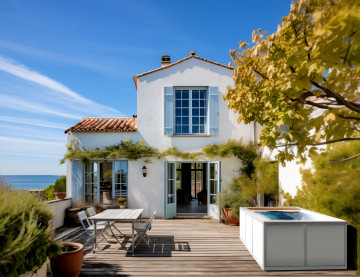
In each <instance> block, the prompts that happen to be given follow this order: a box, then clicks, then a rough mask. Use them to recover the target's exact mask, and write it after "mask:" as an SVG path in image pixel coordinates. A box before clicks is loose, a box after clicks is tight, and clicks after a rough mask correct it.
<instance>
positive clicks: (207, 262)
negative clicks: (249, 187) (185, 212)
mask: <svg viewBox="0 0 360 277" xmlns="http://www.w3.org/2000/svg"><path fill="white" fill-rule="evenodd" d="M116 226H117V227H118V228H119V229H120V230H121V231H123V232H124V233H126V234H131V225H130V224H117V225H116ZM56 235H57V238H58V239H59V238H60V240H62V241H75V242H81V243H84V242H85V241H86V235H85V232H84V231H83V229H82V228H81V227H76V228H72V229H67V230H66V229H65V228H61V229H58V230H57V232H56ZM149 235H150V238H151V240H152V242H153V244H152V248H151V249H149V248H148V247H147V246H146V245H145V244H139V245H138V246H137V247H136V248H135V255H134V256H132V255H129V254H127V253H126V251H125V250H124V249H121V248H120V245H119V244H118V243H116V241H115V240H114V239H110V243H108V242H105V241H104V242H103V243H101V244H100V247H101V248H102V249H103V250H98V251H97V252H96V253H92V243H91V242H90V243H89V244H88V245H87V246H86V247H85V251H84V263H83V267H82V269H81V275H80V276H195V275H196V276H355V275H356V274H355V272H354V271H351V270H334V271H276V272H275V271H272V272H271V271H269V272H266V271H263V270H262V269H261V268H260V267H259V265H258V264H257V263H256V261H255V260H254V259H253V257H252V256H251V254H250V253H249V252H248V251H247V249H246V248H245V246H244V245H243V244H242V243H241V241H240V239H239V227H234V226H227V225H224V224H221V223H219V222H217V221H214V220H209V219H177V220H163V219H155V221H154V223H153V228H152V229H151V231H150V232H149ZM130 237H131V236H130ZM112 242H113V243H112ZM124 243H126V244H127V246H129V245H130V242H129V241H128V240H126V239H125V241H124Z"/></svg>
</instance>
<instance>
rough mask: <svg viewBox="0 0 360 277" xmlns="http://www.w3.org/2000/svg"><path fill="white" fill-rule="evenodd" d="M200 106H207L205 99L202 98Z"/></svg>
mask: <svg viewBox="0 0 360 277" xmlns="http://www.w3.org/2000/svg"><path fill="white" fill-rule="evenodd" d="M200 107H203V108H205V107H206V101H205V100H200Z"/></svg>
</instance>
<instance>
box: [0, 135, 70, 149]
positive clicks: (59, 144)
mask: <svg viewBox="0 0 360 277" xmlns="http://www.w3.org/2000/svg"><path fill="white" fill-rule="evenodd" d="M0 141H1V142H10V143H13V144H30V145H50V146H54V147H61V148H65V143H62V142H55V141H48V140H34V139H24V138H17V137H5V136H0Z"/></svg>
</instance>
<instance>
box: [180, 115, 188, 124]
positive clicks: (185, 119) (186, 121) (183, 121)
mask: <svg viewBox="0 0 360 277" xmlns="http://www.w3.org/2000/svg"><path fill="white" fill-rule="evenodd" d="M182 124H184V125H188V124H189V117H188V116H184V117H183V118H182Z"/></svg>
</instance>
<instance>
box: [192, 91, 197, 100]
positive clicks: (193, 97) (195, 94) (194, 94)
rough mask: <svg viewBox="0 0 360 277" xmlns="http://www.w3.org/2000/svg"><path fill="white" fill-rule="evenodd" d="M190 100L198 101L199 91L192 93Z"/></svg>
mask: <svg viewBox="0 0 360 277" xmlns="http://www.w3.org/2000/svg"><path fill="white" fill-rule="evenodd" d="M192 99H199V91H198V90H193V91H192Z"/></svg>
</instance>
